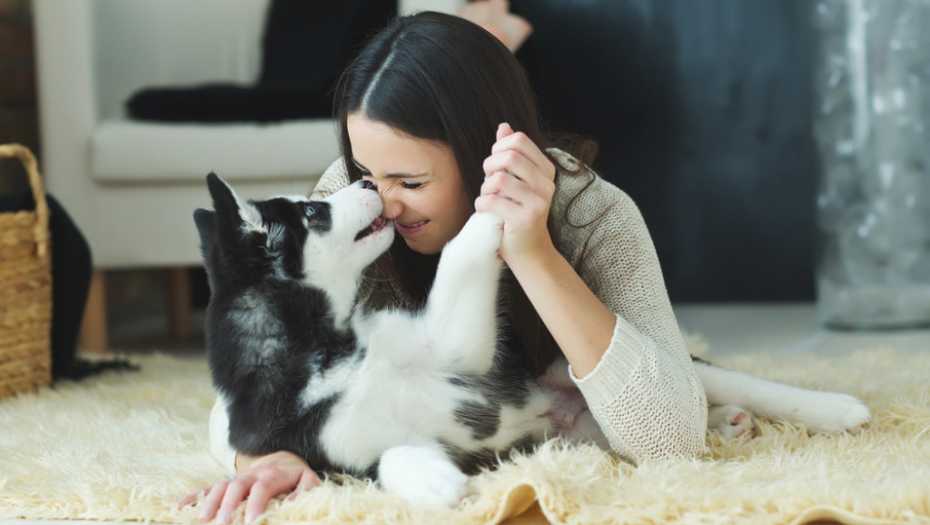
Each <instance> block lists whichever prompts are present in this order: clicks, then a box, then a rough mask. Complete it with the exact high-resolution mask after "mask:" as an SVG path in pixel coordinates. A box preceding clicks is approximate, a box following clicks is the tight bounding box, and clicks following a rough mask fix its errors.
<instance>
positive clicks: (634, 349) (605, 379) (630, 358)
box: [568, 314, 651, 407]
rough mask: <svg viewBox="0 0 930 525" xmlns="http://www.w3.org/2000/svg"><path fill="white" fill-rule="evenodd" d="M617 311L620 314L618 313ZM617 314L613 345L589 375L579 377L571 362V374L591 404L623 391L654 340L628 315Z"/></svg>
mask: <svg viewBox="0 0 930 525" xmlns="http://www.w3.org/2000/svg"><path fill="white" fill-rule="evenodd" d="M615 315H616V314H615ZM616 317H617V324H616V325H614V335H613V337H611V339H610V346H608V347H607V351H606V352H604V355H603V356H601V360H600V362H598V364H597V366H595V367H594V370H592V371H591V373H589V374H588V375H586V376H585V377H583V378H581V379H579V378H577V377H575V372H573V371H572V366H571V365H568V374H569V376H570V377H571V378H572V381H574V382H575V384H576V385H577V386H578V388H579V389H580V390H581V393H582V395H584V398H585V400H586V401H587V402H588V405H590V406H592V407H600V406H604V405H609V404H611V403H613V401H614V399H616V398H617V396H618V395H620V394H621V392H622V391H623V389H624V388H625V387H626V385H627V383H629V382H630V377H632V375H633V371H634V370H635V369H636V368H637V367H638V366H639V363H640V361H641V360H642V357H643V352H644V350H645V348H646V347H647V346H648V345H649V344H650V342H651V341H650V340H649V338H647V337H645V336H643V335H642V334H640V333H639V332H638V331H636V329H635V328H633V326H632V325H630V323H628V322H626V320H625V319H623V318H622V317H620V316H619V315H617V316H616Z"/></svg>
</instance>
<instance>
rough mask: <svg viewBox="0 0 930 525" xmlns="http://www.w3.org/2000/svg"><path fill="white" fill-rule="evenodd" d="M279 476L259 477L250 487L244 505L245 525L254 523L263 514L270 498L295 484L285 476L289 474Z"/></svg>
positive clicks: (290, 477)
mask: <svg viewBox="0 0 930 525" xmlns="http://www.w3.org/2000/svg"><path fill="white" fill-rule="evenodd" d="M280 474H281V475H277V476H272V475H264V476H261V477H259V478H258V480H257V481H256V482H255V483H254V484H253V485H252V489H251V490H250V491H249V499H248V501H247V502H246V504H245V523H246V525H248V524H249V523H252V522H253V521H255V518H257V517H258V515H259V514H261V513H262V512H264V510H265V506H266V505H268V501H269V500H270V499H271V498H273V497H275V496H277V495H278V494H281V493H284V492H287V491H289V490H290V489H291V488H292V487H293V486H294V484H295V483H296V480H295V479H294V478H293V477H292V476H290V475H285V474H289V473H285V472H281V473H280Z"/></svg>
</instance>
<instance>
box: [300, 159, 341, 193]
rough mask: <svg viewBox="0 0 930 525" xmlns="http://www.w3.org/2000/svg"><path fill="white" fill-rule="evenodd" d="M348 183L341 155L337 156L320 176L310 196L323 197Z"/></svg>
mask: <svg viewBox="0 0 930 525" xmlns="http://www.w3.org/2000/svg"><path fill="white" fill-rule="evenodd" d="M348 185H349V174H348V173H347V172H346V163H345V162H343V160H342V157H339V158H338V159H336V161H335V162H333V163H332V164H330V165H329V167H328V168H326V171H324V172H323V175H322V176H320V181H319V182H317V183H316V186H314V187H313V191H311V192H310V198H311V199H325V198H326V197H329V196H330V195H332V194H333V193H336V192H337V191H339V190H341V189H342V188H345V187H346V186H348Z"/></svg>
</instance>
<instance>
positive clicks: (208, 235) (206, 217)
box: [194, 208, 216, 261]
mask: <svg viewBox="0 0 930 525" xmlns="http://www.w3.org/2000/svg"><path fill="white" fill-rule="evenodd" d="M215 217H216V212H213V211H210V210H205V209H203V208H198V209H196V210H194V224H196V225H197V233H199V234H200V253H202V254H203V260H204V261H206V260H207V257H209V255H210V248H211V247H212V246H213V237H214V236H215V234H216V224H215V223H214V220H215V219H214V218H215Z"/></svg>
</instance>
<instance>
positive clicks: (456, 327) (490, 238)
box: [418, 213, 503, 374]
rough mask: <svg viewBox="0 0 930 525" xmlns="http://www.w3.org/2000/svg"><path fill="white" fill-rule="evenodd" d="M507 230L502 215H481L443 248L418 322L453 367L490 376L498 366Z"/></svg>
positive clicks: (439, 354)
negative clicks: (503, 247)
mask: <svg viewBox="0 0 930 525" xmlns="http://www.w3.org/2000/svg"><path fill="white" fill-rule="evenodd" d="M502 228H503V220H502V219H501V218H500V217H499V216H497V215H496V214H493V213H475V214H474V215H472V216H471V218H470V219H469V220H468V222H467V223H466V224H465V226H464V227H463V228H462V231H461V232H459V234H458V235H457V236H456V237H455V238H453V239H452V240H451V241H449V244H447V245H446V247H445V248H444V249H443V251H442V257H441V258H440V260H439V267H438V268H437V269H436V279H435V281H434V282H433V288H432V290H431V291H430V295H429V299H428V300H427V304H426V309H425V310H424V312H423V313H422V314H421V316H420V318H419V319H418V320H419V322H421V323H423V325H422V327H423V329H424V332H425V334H426V337H427V344H428V345H429V347H430V348H431V349H432V350H433V355H434V356H435V357H436V358H437V359H439V360H440V362H441V364H442V366H443V367H444V368H446V369H447V370H449V371H452V372H456V373H462V374H484V373H485V372H487V371H488V369H490V367H491V365H492V364H493V361H494V355H495V353H496V350H497V288H498V284H499V281H500V274H501V268H502V264H503V263H502V262H501V259H500V256H499V255H498V249H499V248H500V242H501V235H502V233H503V229H502Z"/></svg>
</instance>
